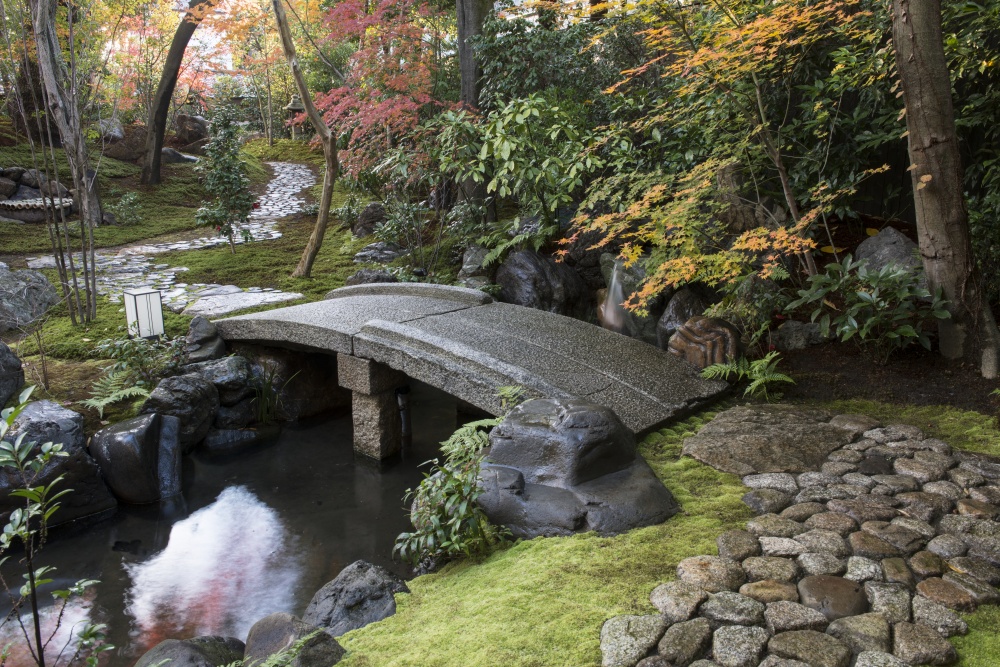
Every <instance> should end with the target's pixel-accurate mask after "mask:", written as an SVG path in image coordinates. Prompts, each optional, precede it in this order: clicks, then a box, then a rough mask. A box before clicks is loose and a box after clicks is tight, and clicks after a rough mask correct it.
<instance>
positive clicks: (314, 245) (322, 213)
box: [271, 0, 340, 278]
mask: <svg viewBox="0 0 1000 667" xmlns="http://www.w3.org/2000/svg"><path fill="white" fill-rule="evenodd" d="M271 5H272V6H273V7H274V17H275V20H276V21H277V24H278V33H279V34H280V35H281V46H282V48H283V49H284V51H285V59H286V60H287V61H288V66H289V67H290V68H291V70H292V78H294V79H295V87H296V88H297V89H298V91H299V97H301V98H302V104H303V105H304V106H305V108H306V115H307V116H309V122H311V123H312V126H313V128H314V129H315V130H316V136H318V137H319V140H320V142H321V143H322V144H323V156H324V157H325V158H326V173H325V174H324V175H323V194H322V196H320V202H319V215H318V216H316V226H315V227H313V231H312V234H311V235H310V236H309V242H308V243H306V247H305V250H304V251H303V252H302V257H301V259H299V264H298V266H296V267H295V270H294V271H292V277H294V278H308V277H309V274H310V273H311V272H312V266H313V262H315V261H316V255H317V254H318V253H319V249H320V247H321V246H322V245H323V237H324V236H325V235H326V227H327V225H328V224H329V222H330V204H331V202H332V200H333V184H334V183H336V182H337V175H338V172H339V171H340V163H339V162H338V161H337V143H336V141H335V137H334V136H333V133H332V132H331V131H330V128H329V127H327V126H326V121H324V120H323V117H322V116H321V115H320V113H319V111H318V110H317V109H316V105H315V104H313V101H312V96H311V95H310V94H309V87H308V86H307V85H306V78H305V76H303V74H302V69H301V68H300V67H299V61H298V58H296V56H295V42H293V41H292V31H291V30H290V29H289V26H288V16H287V15H286V14H285V7H284V5H283V4H282V0H271Z"/></svg>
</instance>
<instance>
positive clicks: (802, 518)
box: [779, 503, 854, 530]
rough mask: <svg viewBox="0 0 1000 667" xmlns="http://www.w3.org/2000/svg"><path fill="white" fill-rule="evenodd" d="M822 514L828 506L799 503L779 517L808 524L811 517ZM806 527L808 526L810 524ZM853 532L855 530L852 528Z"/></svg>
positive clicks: (782, 512)
mask: <svg viewBox="0 0 1000 667" xmlns="http://www.w3.org/2000/svg"><path fill="white" fill-rule="evenodd" d="M822 512H826V505H825V504H824V503H797V504H795V505H792V506H791V507H786V508H785V509H783V510H781V514H779V516H780V517H781V518H783V519H791V520H792V521H797V522H799V523H803V522H807V521H808V520H809V518H810V517H813V516H815V515H817V514H820V513H822ZM806 525H807V526H808V524H806ZM852 530H854V529H853V528H852Z"/></svg>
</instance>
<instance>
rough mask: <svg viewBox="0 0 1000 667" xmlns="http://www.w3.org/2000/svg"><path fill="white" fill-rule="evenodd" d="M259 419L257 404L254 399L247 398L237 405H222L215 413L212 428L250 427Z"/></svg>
mask: <svg viewBox="0 0 1000 667" xmlns="http://www.w3.org/2000/svg"><path fill="white" fill-rule="evenodd" d="M256 419H257V402H256V399H255V398H253V397H250V398H245V399H243V400H242V401H240V402H239V403H237V404H236V405H232V406H226V405H220V406H219V411H218V412H216V413H215V420H214V421H213V422H212V426H213V427H215V428H217V429H234V428H243V427H245V426H249V425H250V424H252V423H253V422H254V421H255V420H256Z"/></svg>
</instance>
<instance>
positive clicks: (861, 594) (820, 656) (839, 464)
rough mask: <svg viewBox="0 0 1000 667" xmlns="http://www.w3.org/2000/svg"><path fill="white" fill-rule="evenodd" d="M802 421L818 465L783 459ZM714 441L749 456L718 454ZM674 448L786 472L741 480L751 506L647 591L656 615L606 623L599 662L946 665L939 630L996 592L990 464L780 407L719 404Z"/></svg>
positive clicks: (914, 436)
mask: <svg viewBox="0 0 1000 667" xmlns="http://www.w3.org/2000/svg"><path fill="white" fill-rule="evenodd" d="M831 427H832V430H831ZM807 430H809V431H812V432H816V431H820V432H826V433H827V435H828V436H830V437H828V438H826V439H827V441H828V442H829V446H828V447H827V448H826V449H827V452H826V453H825V455H824V456H823V457H822V463H821V464H820V465H818V466H815V467H814V468H813V470H803V468H805V467H806V465H805V464H806V463H807V462H805V461H799V463H798V464H789V463H787V461H788V455H789V454H790V455H791V457H792V459H795V458H796V457H797V456H799V455H800V454H801V453H802V451H801V450H802V449H806V450H808V449H809V448H810V447H813V448H815V446H816V444H817V443H816V442H813V443H808V442H806V443H805V444H804V446H800V445H803V443H801V442H800V438H799V436H800V435H801V434H802V433H804V432H805V431H807ZM706 432H707V433H706ZM761 433H763V436H762V435H761ZM782 433H784V436H782ZM765 441H767V442H766V444H765ZM722 443H727V444H728V447H729V448H730V449H732V450H739V451H741V452H743V454H747V455H745V456H743V455H740V454H739V453H737V455H736V457H735V458H738V459H741V460H736V461H733V460H730V461H725V462H723V463H720V462H719V459H718V456H717V454H718V450H719V449H720V446H721V444H722ZM755 449H756V454H754V451H755ZM684 452H685V454H690V455H692V456H694V457H695V458H697V459H700V460H703V461H704V460H705V459H706V458H707V459H712V460H713V461H714V465H716V466H717V467H719V466H722V467H723V468H724V469H726V468H729V469H727V470H726V471H727V472H730V471H732V470H731V468H737V469H739V468H741V467H742V466H749V465H752V463H751V461H750V459H756V463H757V464H758V465H760V466H761V468H763V469H765V470H768V469H769V470H773V469H774V468H773V465H774V462H775V461H776V460H781V461H785V464H784V465H786V466H789V467H786V470H790V472H770V471H768V472H760V473H753V474H749V475H746V476H744V477H743V483H744V485H746V486H747V487H750V489H751V491H750V492H749V493H747V494H746V495H745V496H744V498H743V500H744V502H745V503H746V504H747V505H748V506H749V507H750V508H751V509H753V510H754V512H755V513H756V514H757V515H758V516H757V517H756V518H754V519H752V520H751V521H749V522H748V523H747V525H746V530H732V531H728V532H726V533H724V534H722V535H720V536H719V537H718V539H717V544H718V547H719V555H717V556H710V555H705V556H695V557H693V558H687V559H685V560H683V561H681V563H680V564H679V565H678V567H677V579H676V580H675V581H672V582H669V583H665V584H662V585H660V586H658V587H657V588H656V589H655V590H654V591H653V592H652V594H651V595H650V601H651V602H652V603H653V605H654V606H655V607H656V608H657V609H658V610H659V611H660V613H659V614H653V615H647V616H618V617H615V618H612V619H609V620H608V621H606V622H605V624H604V626H603V628H602V629H601V650H602V654H603V667H633V666H635V665H638V666H639V667H667V666H673V667H684V666H687V665H692V666H693V667H757V666H758V665H759V666H761V667H804V666H812V667H849V666H850V665H854V666H855V667H905V666H907V665H924V664H931V665H947V664H951V663H953V662H955V661H957V659H958V656H957V654H956V651H955V649H954V647H953V646H952V645H951V643H950V642H949V641H948V640H947V638H948V637H951V636H954V635H958V634H965V633H966V632H967V631H968V627H967V625H966V623H965V622H964V621H963V620H962V619H961V617H960V616H959V615H958V614H957V613H956V612H957V611H963V612H967V611H974V610H975V609H976V608H977V606H979V605H984V604H996V603H998V602H1000V593H998V591H997V589H996V586H997V585H1000V521H998V519H1000V459H996V458H995V457H988V456H984V455H977V454H971V453H965V452H958V451H953V450H952V448H951V447H950V446H949V445H948V444H947V443H945V442H942V441H941V440H937V439H933V438H928V437H926V435H925V434H924V433H923V432H922V431H921V430H920V429H919V428H916V427H914V426H908V425H889V426H884V427H883V426H882V425H880V424H878V423H877V422H875V420H872V419H870V418H868V417H863V416H859V415H838V416H832V415H830V414H824V413H822V411H817V410H807V411H796V410H794V409H788V408H786V407H784V406H753V407H749V406H747V407H737V408H732V409H730V410H727V411H725V412H722V413H720V414H719V415H717V416H716V418H715V420H713V422H710V423H709V424H708V425H706V426H705V427H704V428H703V429H702V431H700V432H699V433H698V435H696V436H695V437H694V438H689V439H688V441H686V443H685V447H684ZM815 453H816V452H815V451H813V454H815ZM806 458H808V456H807V457H806ZM813 460H815V458H814V459H813ZM706 462H707V461H706ZM817 467H818V470H817V469H816V468H817ZM796 468H797V469H796ZM795 473H797V474H795ZM737 591H738V592H737Z"/></svg>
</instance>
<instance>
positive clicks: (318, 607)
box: [302, 560, 410, 637]
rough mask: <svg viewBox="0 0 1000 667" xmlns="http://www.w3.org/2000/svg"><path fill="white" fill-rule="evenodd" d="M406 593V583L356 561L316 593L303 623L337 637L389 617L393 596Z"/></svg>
mask: <svg viewBox="0 0 1000 667" xmlns="http://www.w3.org/2000/svg"><path fill="white" fill-rule="evenodd" d="M409 592H410V589H409V588H407V587H406V583H405V582H404V581H403V580H402V579H400V578H399V577H397V576H396V575H394V574H393V573H392V572H389V571H388V570H386V569H385V568H384V567H379V566H378V565H372V564H371V563H367V562H365V561H363V560H359V561H355V562H354V563H351V564H350V565H348V566H347V567H345V568H344V569H343V570H341V571H340V574H338V575H337V577H336V578H335V579H334V580H333V581H331V582H329V583H327V584H326V585H325V586H323V588H321V589H319V590H318V591H317V592H316V595H314V596H313V599H312V600H311V601H310V602H309V606H308V607H306V613H305V614H303V615H302V620H303V621H305V622H306V623H310V624H312V625H315V626H317V627H321V628H323V629H325V630H326V631H327V632H328V633H330V634H331V635H333V636H334V637H339V636H340V635H342V634H344V633H345V632H349V631H351V630H356V629H358V628H363V627H364V626H366V625H368V624H369V623H374V622H376V621H381V620H382V619H383V618H388V617H389V616H392V615H393V614H395V613H396V599H395V597H393V596H394V595H395V594H396V593H409Z"/></svg>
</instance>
